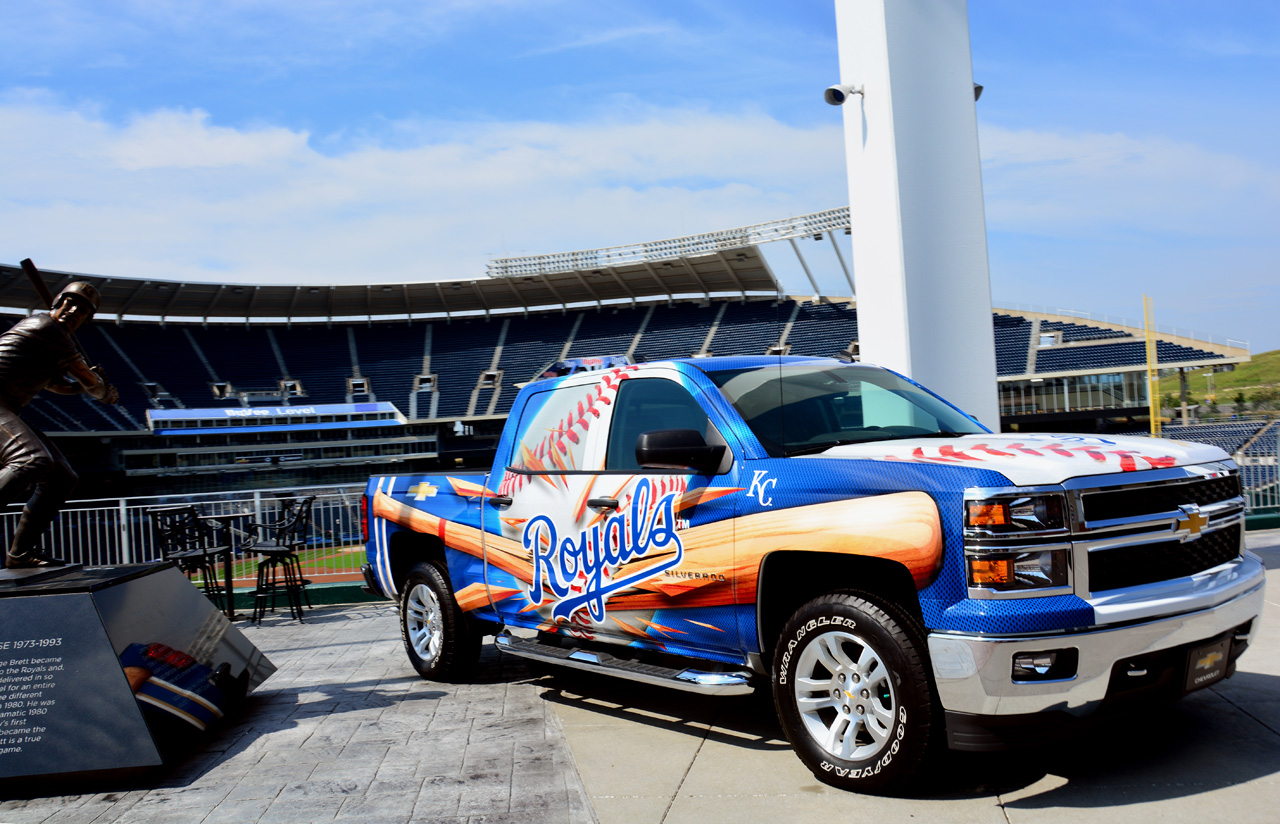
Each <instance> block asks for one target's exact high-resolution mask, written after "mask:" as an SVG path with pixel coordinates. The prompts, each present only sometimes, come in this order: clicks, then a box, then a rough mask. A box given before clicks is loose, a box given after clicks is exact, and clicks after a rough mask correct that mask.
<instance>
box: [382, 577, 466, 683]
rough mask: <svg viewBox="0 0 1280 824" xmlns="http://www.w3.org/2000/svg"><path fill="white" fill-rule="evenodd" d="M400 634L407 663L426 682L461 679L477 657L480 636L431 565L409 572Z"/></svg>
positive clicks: (403, 595) (402, 604) (402, 605)
mask: <svg viewBox="0 0 1280 824" xmlns="http://www.w3.org/2000/svg"><path fill="white" fill-rule="evenodd" d="M400 634H401V637H402V638H403V639H404V649H405V652H406V653H407V654H408V656H409V662H410V663H411V664H413V668H414V669H416V670H417V671H418V674H419V675H421V676H422V677H423V678H426V679H427V680H428V681H454V680H458V679H460V678H463V677H465V676H466V675H468V674H470V672H471V671H472V669H474V667H475V664H476V661H477V660H478V659H479V657H480V634H479V633H477V632H475V630H474V628H473V627H472V626H471V624H470V622H469V621H468V620H467V617H466V615H465V614H464V613H463V612H462V610H461V609H460V608H459V607H458V602H457V601H456V600H455V599H454V597H453V592H452V590H451V589H450V588H449V585H448V583H447V581H446V579H445V576H444V573H443V572H441V570H440V568H439V567H438V566H436V565H435V564H432V563H427V562H423V563H420V564H418V565H417V566H415V567H414V568H413V569H412V570H410V571H409V576H408V578H407V579H406V580H405V584H404V591H403V592H402V593H401V595H400Z"/></svg>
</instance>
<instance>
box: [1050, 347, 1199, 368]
mask: <svg viewBox="0 0 1280 824" xmlns="http://www.w3.org/2000/svg"><path fill="white" fill-rule="evenodd" d="M1221 357H1223V356H1222V355H1219V354H1217V353H1215V352H1207V351H1205V350H1203V349H1193V348H1192V347H1190V346H1182V345H1180V344H1176V343H1170V342H1168V341H1163V340H1162V341H1156V358H1157V359H1158V360H1159V362H1160V363H1178V362H1181V361H1190V360H1213V359H1217V358H1221ZM1146 362H1147V347H1146V344H1145V343H1144V342H1142V341H1137V340H1135V341H1130V342H1126V343H1104V344H1100V345H1098V346H1058V347H1053V348H1050V349H1041V350H1039V351H1038V352H1036V371H1037V372H1066V371H1070V370H1075V369H1106V368H1109V367H1115V366H1138V365H1140V364H1144V363H1146Z"/></svg>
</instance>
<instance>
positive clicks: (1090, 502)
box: [1081, 475, 1241, 522]
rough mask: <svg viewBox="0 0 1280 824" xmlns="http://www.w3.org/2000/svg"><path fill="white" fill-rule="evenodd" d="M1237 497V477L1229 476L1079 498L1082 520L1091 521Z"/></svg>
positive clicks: (1128, 516)
mask: <svg viewBox="0 0 1280 824" xmlns="http://www.w3.org/2000/svg"><path fill="white" fill-rule="evenodd" d="M1240 494H1241V492H1240V477H1239V476H1238V475H1229V476H1226V477H1222V478H1206V479H1203V480H1192V481H1187V482H1183V483H1164V484H1158V485H1154V486H1144V487H1138V488H1135V489H1117V490H1104V491H1099V492H1086V493H1084V494H1082V495H1081V504H1082V506H1083V509H1084V512H1083V514H1084V520H1086V521H1090V522H1094V521H1109V520H1112V519H1115V518H1131V517H1134V516H1138V515H1155V514H1157V513H1161V512H1177V511H1178V507H1180V506H1184V505H1187V504H1196V505H1198V506H1208V505H1210V504H1215V503H1218V502H1220V501H1227V500H1230V499H1232V498H1237V497H1239V496H1240Z"/></svg>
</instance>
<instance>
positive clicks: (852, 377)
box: [707, 362, 985, 458]
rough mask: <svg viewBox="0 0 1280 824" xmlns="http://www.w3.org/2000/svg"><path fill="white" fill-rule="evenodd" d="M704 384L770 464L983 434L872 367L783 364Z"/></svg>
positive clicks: (729, 373)
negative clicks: (843, 448) (845, 447)
mask: <svg viewBox="0 0 1280 824" xmlns="http://www.w3.org/2000/svg"><path fill="white" fill-rule="evenodd" d="M707 376H708V377H709V378H711V380H712V381H713V382H715V384H716V385H717V386H719V387H720V391H721V392H723V393H724V394H725V396H726V397H727V398H728V399H729V402H730V403H732V404H733V406H734V408H735V409H737V410H738V414H740V415H741V416H742V418H743V420H744V421H746V423H747V426H749V427H751V431H752V432H753V433H755V436H756V437H757V438H758V439H759V440H760V443H761V445H763V446H764V448H765V450H766V451H767V452H768V453H769V455H771V456H773V457H775V458H776V457H784V456H789V455H803V454H805V453H813V452H821V451H823V450H825V449H829V448H831V447H833V446H839V445H841V444H853V443H866V442H868V441H884V440H892V439H894V438H921V437H934V438H938V437H953V436H956V435H971V434H975V433H980V432H984V431H985V430H983V429H982V427H980V426H978V425H977V424H976V423H974V422H973V421H971V420H969V418H967V417H965V416H964V415H963V414H962V413H960V412H959V411H957V410H956V409H954V408H953V407H951V406H950V405H948V404H946V403H944V402H943V401H941V400H939V399H938V398H936V397H934V396H933V395H930V394H929V393H928V392H925V391H924V390H922V389H920V387H918V386H916V385H915V384H912V383H910V382H908V381H905V380H903V379H902V378H899V377H898V376H897V375H894V374H893V373H891V372H886V371H884V370H882V369H876V368H872V367H866V366H853V365H849V366H840V365H836V364H833V363H831V362H822V363H789V364H788V363H783V364H778V365H770V366H759V367H752V368H750V369H726V370H722V371H714V372H709V373H707Z"/></svg>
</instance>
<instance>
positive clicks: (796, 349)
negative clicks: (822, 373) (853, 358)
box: [787, 303, 858, 358]
mask: <svg viewBox="0 0 1280 824" xmlns="http://www.w3.org/2000/svg"><path fill="white" fill-rule="evenodd" d="M857 339H858V317H857V313H856V311H855V310H854V309H852V308H851V307H850V306H849V305H848V304H847V303H817V304H802V305H801V307H800V313H799V314H798V315H796V322H795V324H794V325H793V326H792V327H791V335H790V336H789V337H788V338H787V343H789V344H791V354H792V355H816V356H818V357H826V358H829V357H832V356H833V355H838V354H839V353H840V352H842V351H844V350H845V349H846V348H848V346H849V344H850V343H852V342H853V341H855V340H857Z"/></svg>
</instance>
